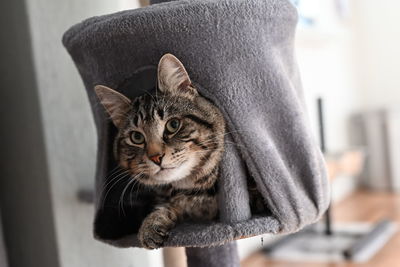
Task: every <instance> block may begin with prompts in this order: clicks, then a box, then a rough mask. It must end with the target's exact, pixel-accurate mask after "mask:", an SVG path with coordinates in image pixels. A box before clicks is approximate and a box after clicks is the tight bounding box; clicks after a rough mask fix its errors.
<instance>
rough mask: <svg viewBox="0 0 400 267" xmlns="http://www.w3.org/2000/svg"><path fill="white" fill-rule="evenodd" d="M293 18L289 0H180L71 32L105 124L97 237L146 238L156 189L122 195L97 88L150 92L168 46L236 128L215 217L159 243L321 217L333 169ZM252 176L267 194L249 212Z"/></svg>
mask: <svg viewBox="0 0 400 267" xmlns="http://www.w3.org/2000/svg"><path fill="white" fill-rule="evenodd" d="M157 2H159V1H157ZM296 23H297V13H296V10H295V8H294V7H293V6H292V5H291V4H290V2H289V1H286V0H181V1H172V2H165V3H157V4H153V5H151V6H148V7H144V8H139V9H135V10H127V11H123V12H118V13H115V14H110V15H104V16H98V17H93V18H89V19H87V20H85V21H83V22H81V23H79V24H77V25H75V26H73V27H72V28H70V29H69V30H68V31H67V32H66V33H65V35H64V37H63V43H64V45H65V47H66V48H67V50H68V52H69V53H70V55H71V57H72V59H73V61H74V62H75V64H76V67H77V68H78V70H79V73H80V75H81V77H82V80H83V81H84V84H85V87H86V90H87V94H88V97H89V100H90V104H91V106H92V111H93V114H94V119H95V123H96V127H97V133H98V154H97V173H96V190H95V192H96V194H95V196H96V197H95V198H96V199H95V204H96V215H95V221H94V234H95V237H96V238H97V239H99V240H102V241H104V242H107V243H110V244H112V245H115V246H119V247H131V246H140V244H139V242H138V240H137V237H136V234H137V232H138V229H139V227H140V224H141V222H142V220H143V218H144V217H145V216H146V215H147V214H148V213H149V212H150V211H151V208H152V195H151V192H147V191H146V190H143V192H142V191H140V190H133V192H132V193H131V194H125V197H124V198H123V199H122V201H121V194H122V190H123V189H124V187H125V185H126V183H124V182H121V183H113V181H111V179H113V178H115V176H113V175H112V173H113V170H115V168H116V166H117V163H116V161H115V160H114V157H113V151H112V147H113V139H114V136H115V134H116V131H117V130H116V128H115V127H114V126H113V124H112V122H111V121H110V120H109V119H108V115H107V114H106V112H105V111H104V109H103V107H102V105H100V104H99V101H98V98H97V96H96V95H95V92H94V89H93V88H94V86H95V85H98V84H103V85H107V86H109V87H111V88H114V89H116V90H117V91H119V92H121V93H123V94H124V95H126V96H128V97H130V98H134V97H135V96H138V95H141V94H143V93H145V92H146V91H147V90H152V89H153V88H154V87H155V85H156V79H157V77H156V75H157V74H156V68H157V63H158V61H159V59H160V58H161V56H162V55H164V54H166V53H172V54H174V55H175V56H177V57H178V58H179V59H180V60H181V61H182V63H183V64H184V65H185V67H186V69H187V71H188V73H189V76H190V77H191V79H192V81H193V84H194V86H195V87H196V88H197V89H198V91H199V92H200V94H202V95H203V96H205V97H207V98H208V99H210V100H211V101H212V102H213V103H215V104H216V105H217V106H218V107H219V108H220V109H221V111H222V112H223V114H224V116H225V119H226V121H227V126H228V132H229V134H228V135H227V136H226V141H227V142H226V143H227V144H226V148H225V155H224V158H223V160H222V165H221V176H220V178H219V186H218V187H219V192H218V194H219V195H218V198H219V218H218V220H215V221H213V222H211V223H196V222H183V223H181V224H179V225H178V226H177V227H176V228H174V229H173V230H172V232H171V233H170V235H169V238H168V239H167V240H166V242H165V243H164V246H169V247H170V246H186V247H209V246H214V245H221V244H224V243H227V242H229V241H232V240H236V239H241V238H245V237H250V236H255V235H260V234H266V233H271V234H280V233H291V232H295V231H297V230H299V229H300V228H302V227H303V226H305V225H308V224H310V223H313V222H315V221H316V220H318V219H319V218H320V216H321V214H323V212H324V211H325V209H326V208H327V206H328V202H329V197H328V189H327V179H326V174H325V168H324V162H323V158H322V154H321V153H320V151H319V148H318V146H317V144H316V143H315V142H314V140H313V138H312V135H311V133H310V129H309V126H308V124H307V123H308V122H307V116H306V114H305V106H304V102H303V95H302V87H301V82H300V77H299V73H298V70H297V66H296V61H295V58H294V49H293V39H294V33H295V27H296ZM248 176H252V177H253V178H254V180H255V182H256V183H257V188H258V190H259V191H260V192H261V194H262V196H263V198H264V202H265V204H266V207H267V211H266V212H265V213H263V214H252V213H251V210H250V206H249V194H248V191H247V177H248ZM106 194H107V196H106V197H105V195H106Z"/></svg>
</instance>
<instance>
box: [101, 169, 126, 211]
mask: <svg viewBox="0 0 400 267" xmlns="http://www.w3.org/2000/svg"><path fill="white" fill-rule="evenodd" d="M120 175H122V176H121V177H119V176H120ZM120 175H118V177H119V178H118V180H117V181H115V182H114V183H113V184H112V185H111V186H110V188H109V189H108V190H107V192H106V194H105V195H104V197H103V199H102V205H101V207H104V205H105V202H106V199H107V196H108V194H109V193H110V191H111V189H112V188H113V187H114V186H115V185H117V184H118V183H119V182H120V181H122V180H124V179H125V178H126V177H127V176H128V175H129V173H125V172H124V173H122V174H120Z"/></svg>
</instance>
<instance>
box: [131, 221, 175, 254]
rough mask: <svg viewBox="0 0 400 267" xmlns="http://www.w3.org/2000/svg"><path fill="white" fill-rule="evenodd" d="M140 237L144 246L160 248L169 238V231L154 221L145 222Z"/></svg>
mask: <svg viewBox="0 0 400 267" xmlns="http://www.w3.org/2000/svg"><path fill="white" fill-rule="evenodd" d="M138 238H139V241H140V243H141V244H142V246H143V247H145V248H147V249H156V248H160V247H161V246H162V245H163V243H164V241H165V240H166V239H167V238H168V232H167V231H166V230H165V229H163V227H160V226H158V225H155V224H153V223H143V225H142V227H141V228H140V230H139V234H138Z"/></svg>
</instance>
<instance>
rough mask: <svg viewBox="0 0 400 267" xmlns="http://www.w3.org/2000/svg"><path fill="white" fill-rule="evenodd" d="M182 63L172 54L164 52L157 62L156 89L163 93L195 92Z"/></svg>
mask: <svg viewBox="0 0 400 267" xmlns="http://www.w3.org/2000/svg"><path fill="white" fill-rule="evenodd" d="M190 85H191V81H190V78H189V75H188V73H187V72H186V69H185V67H184V66H183V64H182V63H181V62H180V61H179V59H177V58H176V57H175V56H173V55H172V54H165V55H164V56H163V57H162V58H161V59H160V62H159V63H158V89H159V90H160V91H161V92H163V93H170V94H180V93H184V94H187V93H191V94H197V91H196V89H194V88H193V87H192V86H190Z"/></svg>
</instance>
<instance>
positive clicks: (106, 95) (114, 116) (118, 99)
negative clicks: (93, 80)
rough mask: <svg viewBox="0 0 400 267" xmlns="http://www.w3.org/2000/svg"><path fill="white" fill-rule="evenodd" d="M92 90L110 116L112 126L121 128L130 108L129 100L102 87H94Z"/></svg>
mask: <svg viewBox="0 0 400 267" xmlns="http://www.w3.org/2000/svg"><path fill="white" fill-rule="evenodd" d="M94 90H95V92H96V94H97V96H98V97H99V99H100V102H101V104H102V105H103V106H104V108H105V109H106V110H107V112H108V114H109V115H110V118H111V120H112V121H113V123H114V125H115V126H117V128H121V127H123V122H124V120H125V118H126V115H127V113H128V111H129V109H130V108H131V100H129V98H127V97H126V96H124V95H122V94H120V93H118V92H117V91H115V90H113V89H111V88H108V87H107V86H104V85H96V86H95V88H94Z"/></svg>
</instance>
